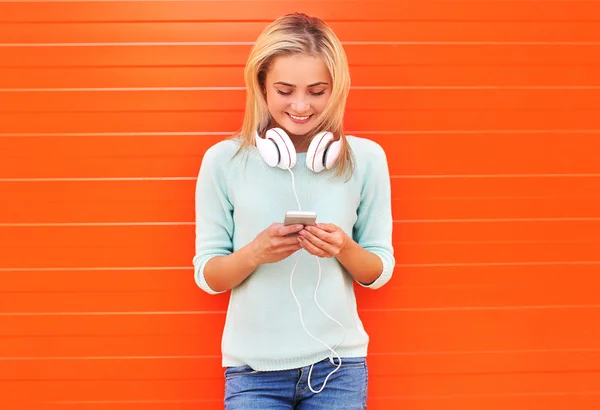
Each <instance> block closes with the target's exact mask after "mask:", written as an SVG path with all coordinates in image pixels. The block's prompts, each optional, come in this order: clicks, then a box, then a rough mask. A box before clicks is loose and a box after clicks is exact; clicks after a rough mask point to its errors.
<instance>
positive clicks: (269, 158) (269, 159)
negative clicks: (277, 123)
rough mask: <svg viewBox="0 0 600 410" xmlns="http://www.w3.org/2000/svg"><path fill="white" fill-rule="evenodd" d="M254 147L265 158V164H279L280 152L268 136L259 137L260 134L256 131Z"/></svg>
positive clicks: (272, 165)
mask: <svg viewBox="0 0 600 410" xmlns="http://www.w3.org/2000/svg"><path fill="white" fill-rule="evenodd" d="M256 148H257V149H258V152H259V153H260V156H261V157H262V158H263V159H264V160H265V162H266V163H267V165H269V166H270V167H274V166H276V165H277V164H279V161H280V158H281V154H280V152H279V148H278V147H277V144H276V143H275V141H273V140H272V139H270V138H268V137H266V138H261V136H260V135H259V134H258V132H257V133H256Z"/></svg>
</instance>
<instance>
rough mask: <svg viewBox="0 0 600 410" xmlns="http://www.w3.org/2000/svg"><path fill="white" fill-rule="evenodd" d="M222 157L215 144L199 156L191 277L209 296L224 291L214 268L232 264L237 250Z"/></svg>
mask: <svg viewBox="0 0 600 410" xmlns="http://www.w3.org/2000/svg"><path fill="white" fill-rule="evenodd" d="M222 157H223V156H220V155H219V147H218V146H213V147H211V148H209V149H208V150H207V151H206V153H205V154H204V157H203V158H202V164H201V166H200V172H199V174H198V179H197V181H196V195H195V212H196V242H195V245H196V254H195V256H194V259H193V264H194V278H195V281H196V283H197V284H198V286H199V287H200V288H201V289H202V290H204V291H205V292H207V293H209V294H211V295H216V294H218V293H223V292H225V291H226V290H227V287H225V286H223V283H221V281H220V280H218V279H215V276H216V275H215V272H216V271H215V269H214V267H215V266H216V267H217V268H218V267H219V265H221V267H223V266H225V267H227V266H228V265H231V266H232V265H233V264H232V263H231V262H232V261H235V260H236V259H237V258H238V257H239V256H238V255H239V253H240V252H239V251H238V252H237V255H236V253H234V252H233V240H232V236H233V205H232V204H231V202H230V201H229V198H228V195H227V185H226V178H225V174H224V169H223V166H222V164H221V163H220V162H221V161H222ZM240 251H241V249H240ZM242 253H243V252H242ZM249 269H250V267H247V269H243V268H241V267H240V269H239V270H240V271H239V272H237V275H235V274H234V276H243V275H244V274H246V270H249ZM247 274H250V273H249V272H248V273H247ZM227 276H229V275H227ZM246 276H247V275H246ZM213 286H214V288H213Z"/></svg>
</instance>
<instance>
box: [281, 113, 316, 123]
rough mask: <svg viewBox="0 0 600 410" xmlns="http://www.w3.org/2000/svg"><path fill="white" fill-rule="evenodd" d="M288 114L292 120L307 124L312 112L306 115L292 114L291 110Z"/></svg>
mask: <svg viewBox="0 0 600 410" xmlns="http://www.w3.org/2000/svg"><path fill="white" fill-rule="evenodd" d="M286 114H287V115H288V116H289V117H290V119H291V120H292V122H294V123H296V124H306V123H307V122H308V121H309V120H310V117H312V114H311V115H304V116H298V115H292V114H290V113H289V112H288V113H286Z"/></svg>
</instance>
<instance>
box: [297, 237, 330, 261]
mask: <svg viewBox="0 0 600 410" xmlns="http://www.w3.org/2000/svg"><path fill="white" fill-rule="evenodd" d="M298 241H299V242H300V245H302V248H304V250H305V251H306V252H308V253H310V254H311V255H315V256H321V257H322V256H325V252H323V250H322V249H319V248H317V247H316V246H315V245H313V244H312V243H311V242H310V241H309V240H308V239H306V238H303V237H301V236H299V237H298Z"/></svg>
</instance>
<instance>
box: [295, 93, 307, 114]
mask: <svg viewBox="0 0 600 410" xmlns="http://www.w3.org/2000/svg"><path fill="white" fill-rule="evenodd" d="M292 110H294V112H295V113H296V114H305V113H307V112H308V111H309V110H310V104H309V103H308V102H306V100H305V98H304V96H301V95H299V96H297V97H296V99H295V100H294V101H293V102H292Z"/></svg>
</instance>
